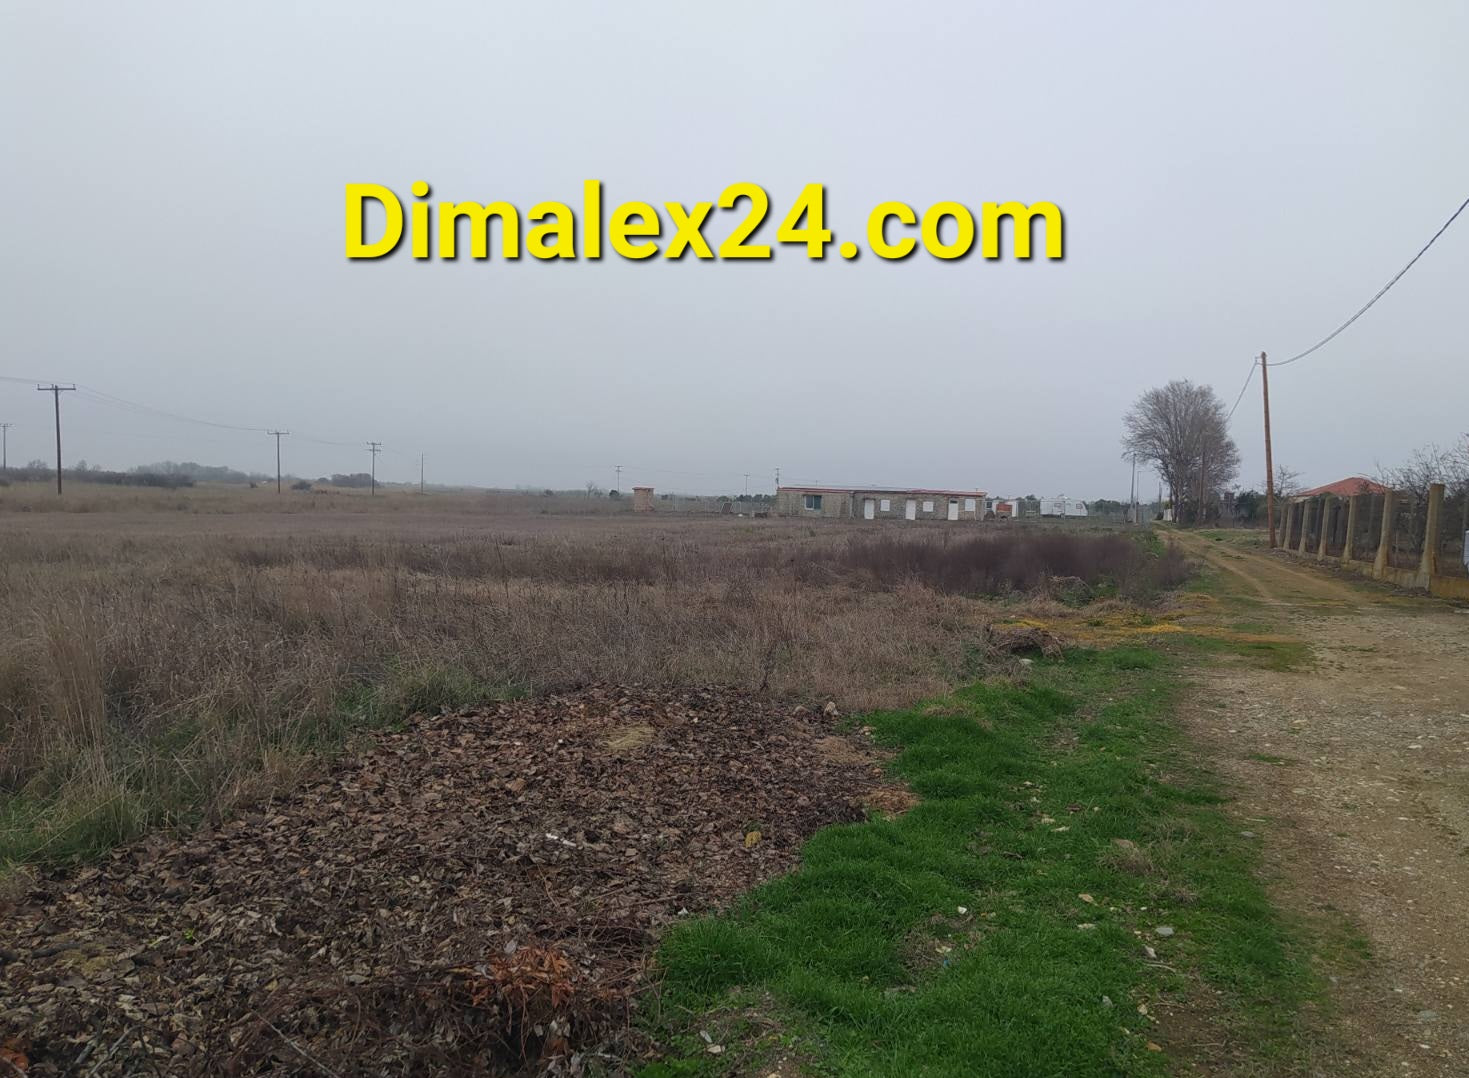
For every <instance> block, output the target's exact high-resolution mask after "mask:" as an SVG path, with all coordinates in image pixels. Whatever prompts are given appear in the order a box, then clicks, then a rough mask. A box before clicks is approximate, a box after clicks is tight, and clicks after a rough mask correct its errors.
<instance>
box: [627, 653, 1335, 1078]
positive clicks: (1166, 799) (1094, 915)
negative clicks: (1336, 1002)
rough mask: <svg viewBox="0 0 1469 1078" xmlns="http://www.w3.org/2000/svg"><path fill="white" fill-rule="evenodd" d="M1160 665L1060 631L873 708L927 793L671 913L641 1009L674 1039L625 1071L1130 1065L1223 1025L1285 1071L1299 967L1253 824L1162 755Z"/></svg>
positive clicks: (1177, 1052)
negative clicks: (722, 896)
mask: <svg viewBox="0 0 1469 1078" xmlns="http://www.w3.org/2000/svg"><path fill="white" fill-rule="evenodd" d="M1242 654H1243V657H1244V658H1245V659H1246V660H1248V661H1259V660H1260V659H1261V658H1262V657H1261V656H1258V655H1255V654H1253V653H1251V652H1248V651H1246V652H1243V653H1242ZM1179 662H1180V658H1179V657H1178V656H1177V655H1174V654H1171V653H1170V652H1167V651H1164V650H1159V649H1145V648H1118V649H1114V650H1109V651H1094V652H1078V653H1073V654H1071V655H1068V656H1067V657H1066V658H1065V659H1064V660H1059V661H1056V662H1054V663H1038V664H1037V665H1036V666H1035V667H1034V668H1033V677H1032V678H1031V680H1030V681H1029V683H1027V684H1023V685H1016V684H1010V683H992V684H980V685H976V686H973V687H971V688H968V689H965V690H962V691H960V692H958V693H956V694H954V695H953V696H951V697H948V698H945V699H943V700H940V701H936V702H934V703H930V704H928V705H926V706H923V707H918V708H915V709H912V710H906V711H890V712H882V713H878V714H874V715H871V716H869V718H868V722H869V724H870V726H871V728H872V730H873V734H874V736H875V737H876V738H877V740H879V741H880V742H882V743H884V744H887V745H891V746H894V747H895V748H897V749H898V750H900V751H899V754H898V756H897V758H896V760H895V763H894V765H893V766H894V769H895V771H896V772H897V773H898V774H899V775H901V776H902V777H904V778H905V779H906V780H907V781H908V782H909V783H910V784H911V786H912V787H913V789H914V790H915V791H916V792H917V793H918V794H919V795H920V796H921V797H922V799H923V800H922V802H921V803H920V804H919V805H918V806H917V807H916V808H914V809H913V810H912V811H910V812H909V813H907V814H906V815H904V816H902V817H900V818H897V819H873V820H870V821H868V822H866V823H863V824H858V825H853V826H847V827H838V828H832V829H829V830H827V831H824V832H822V833H820V834H818V835H816V836H815V837H814V838H813V839H812V840H811V841H810V843H809V844H808V845H807V847H806V849H805V851H804V859H803V863H802V867H801V868H800V869H799V870H798V871H797V872H795V873H793V874H791V875H788V876H785V877H782V878H780V879H777V880H774V881H772V882H771V883H769V884H767V885H765V886H764V887H762V888H760V889H758V890H756V891H755V892H753V893H751V894H750V895H749V896H747V898H746V899H745V900H744V901H742V902H741V903H740V904H739V905H738V906H737V907H736V908H735V909H733V910H732V911H730V912H729V913H728V914H727V915H723V916H717V917H710V918H706V919H701V920H698V921H695V922H691V923H688V924H685V925H682V926H680V927H679V928H678V929H677V930H675V931H674V932H672V933H671V934H670V935H669V936H668V937H667V938H666V940H665V942H664V945H663V947H662V949H661V951H660V954H659V960H660V963H661V966H662V971H663V974H664V979H663V984H662V989H661V992H660V995H659V1006H658V1007H656V1008H655V1010H656V1011H657V1017H656V1018H655V1019H653V1021H654V1023H655V1025H656V1027H657V1029H656V1032H657V1034H658V1035H659V1036H660V1037H662V1038H663V1039H664V1041H665V1043H669V1044H671V1045H673V1046H674V1051H673V1053H672V1055H671V1056H670V1058H668V1059H666V1060H664V1061H663V1062H660V1063H655V1064H652V1065H650V1066H649V1067H647V1068H646V1069H645V1071H644V1072H643V1073H644V1076H645V1078H658V1076H670V1075H696V1074H697V1075H703V1074H711V1075H713V1074H723V1073H759V1074H766V1073H771V1072H774V1073H779V1074H789V1073H793V1071H794V1070H808V1069H809V1070H810V1071H813V1072H816V1073H831V1074H841V1075H954V1076H964V1078H978V1076H988V1075H992V1076H996V1078H1016V1076H1021V1075H1104V1074H1126V1075H1149V1074H1162V1073H1166V1072H1167V1071H1168V1070H1169V1069H1170V1067H1175V1066H1183V1067H1187V1066H1188V1064H1189V1062H1197V1063H1200V1065H1205V1063H1204V1062H1203V1060H1202V1059H1201V1053H1202V1057H1204V1058H1207V1057H1208V1056H1209V1054H1210V1052H1211V1051H1212V1050H1213V1049H1211V1048H1210V1047H1209V1045H1212V1044H1217V1043H1218V1042H1224V1043H1227V1044H1229V1045H1231V1047H1230V1048H1228V1049H1227V1051H1228V1052H1230V1053H1234V1054H1238V1053H1244V1054H1245V1055H1247V1056H1248V1057H1249V1060H1248V1062H1249V1063H1250V1064H1251V1065H1252V1066H1253V1065H1254V1064H1257V1063H1258V1064H1259V1065H1260V1066H1261V1068H1262V1069H1268V1070H1271V1071H1272V1072H1280V1071H1282V1070H1284V1071H1288V1070H1290V1069H1291V1068H1292V1066H1293V1058H1294V1056H1295V1055H1297V1054H1298V1053H1299V1052H1300V1050H1301V1044H1300V1040H1299V1039H1298V1036H1297V1024H1298V1022H1299V1020H1300V1012H1301V1005H1302V1004H1303V1003H1305V1002H1307V1001H1308V1000H1311V999H1313V998H1314V996H1315V995H1316V991H1317V988H1316V981H1315V978H1314V976H1313V974H1312V973H1311V970H1310V965H1309V961H1308V958H1307V956H1306V955H1305V954H1304V953H1303V950H1302V948H1301V947H1299V946H1297V945H1296V944H1295V943H1294V942H1293V939H1292V935H1291V932H1290V931H1289V930H1288V929H1287V928H1286V926H1284V925H1283V924H1282V922H1281V921H1280V919H1279V918H1278V917H1277V916H1276V915H1275V914H1274V912H1273V911H1272V909H1271V907H1270V905H1269V903H1268V901H1267V899H1266V896H1265V894H1264V891H1263V888H1262V886H1261V884H1260V883H1259V882H1258V880H1257V878H1256V875H1255V871H1254V869H1255V863H1256V850H1255V846H1254V844H1255V842H1256V841H1257V840H1256V839H1254V838H1253V837H1252V836H1251V835H1249V834H1248V833H1245V834H1241V833H1240V831H1239V830H1238V826H1237V824H1234V823H1232V822H1231V821H1230V819H1229V817H1228V816H1227V814H1226V813H1225V812H1224V810H1223V809H1222V807H1221V799H1220V797H1219V795H1218V794H1217V792H1216V791H1215V790H1214V789H1213V787H1212V785H1211V783H1210V780H1209V779H1208V777H1207V776H1206V775H1204V774H1202V773H1199V772H1198V771H1196V770H1192V769H1190V768H1188V767H1187V766H1184V765H1182V764H1181V763H1180V761H1182V760H1186V759H1187V758H1188V754H1187V752H1186V751H1180V745H1179V736H1178V735H1177V734H1176V733H1175V731H1174V729H1173V727H1172V725H1171V724H1170V723H1169V722H1168V721H1167V717H1168V713H1169V709H1170V707H1171V704H1172V700H1173V695H1174V689H1175V685H1176V684H1177V682H1178V679H1177V678H1176V677H1175V676H1174V667H1176V665H1177V664H1178V663H1179ZM1201 1026H1203V1027H1207V1029H1208V1030H1209V1034H1208V1035H1207V1036H1200V1035H1199V1031H1200V1028H1201ZM1190 1031H1192V1032H1190ZM1221 1033H1222V1034H1223V1036H1220V1034H1221ZM706 1034H707V1035H708V1039H707V1040H706V1039H705V1035H706ZM1201 1046H1202V1047H1201ZM716 1049H717V1050H718V1051H716ZM1216 1054H1217V1053H1216ZM1214 1062H1218V1060H1217V1059H1215V1060H1214ZM1238 1062H1239V1060H1238V1059H1231V1064H1232V1065H1233V1064H1237V1063H1238ZM1206 1069H1209V1068H1208V1066H1207V1065H1206ZM1245 1069H1249V1068H1248V1067H1247V1068H1245Z"/></svg>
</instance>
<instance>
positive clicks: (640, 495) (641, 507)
mask: <svg viewBox="0 0 1469 1078" xmlns="http://www.w3.org/2000/svg"><path fill="white" fill-rule="evenodd" d="M632 511H633V512H634V513H651V512H652V511H653V488H652V487H633V488H632Z"/></svg>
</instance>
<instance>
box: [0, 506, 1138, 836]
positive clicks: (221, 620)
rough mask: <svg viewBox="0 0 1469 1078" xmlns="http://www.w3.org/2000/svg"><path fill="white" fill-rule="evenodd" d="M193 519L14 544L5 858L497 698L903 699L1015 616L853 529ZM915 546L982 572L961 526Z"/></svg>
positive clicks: (18, 539) (6, 602)
mask: <svg viewBox="0 0 1469 1078" xmlns="http://www.w3.org/2000/svg"><path fill="white" fill-rule="evenodd" d="M179 519H180V520H181V521H182V522H183V524H181V526H179V527H177V528H173V529H171V530H166V531H162V532H160V531H159V530H158V529H157V528H156V527H154V526H152V525H128V526H124V518H122V517H115V518H110V519H109V518H107V517H106V516H105V515H103V516H99V517H98V518H97V522H98V525H99V526H94V527H81V526H76V527H69V528H63V527H59V526H58V527H48V528H44V529H42V528H15V527H7V528H5V529H4V530H0V610H4V611H6V612H7V615H8V618H7V620H8V623H9V624H8V627H7V632H6V634H5V636H4V637H3V640H0V863H3V862H4V861H7V860H8V861H11V862H18V861H19V862H24V861H46V860H53V859H59V858H65V857H71V856H77V855H86V854H89V853H93V852H96V851H98V850H100V849H103V848H105V847H107V846H108V845H110V844H112V843H115V842H117V841H119V840H122V839H125V838H127V837H129V836H131V835H134V834H137V833H138V832H140V831H142V830H144V829H147V828H149V827H153V826H157V825H159V824H168V823H176V822H186V821H189V820H192V819H196V818H199V817H200V816H205V817H211V816H218V815H220V814H222V813H225V812H228V811H229V810H230V808H231V807H232V806H233V805H235V804H237V803H239V802H240V801H241V800H242V799H249V798H255V797H258V796H261V795H263V794H268V793H270V792H271V791H272V790H275V789H278V788H280V787H281V786H282V785H284V784H289V782H290V781H292V780H293V779H294V777H295V776H296V775H297V774H299V772H300V771H301V770H302V769H303V768H305V767H309V766H311V761H312V760H313V759H314V756H315V753H316V752H317V751H318V750H321V749H324V748H331V747H334V746H338V745H340V744H342V743H343V741H344V739H347V738H350V736H351V735H352V733H353V732H354V731H359V730H362V729H364V728H371V727H373V726H375V725H377V724H381V723H384V722H392V721H395V720H397V719H400V718H402V717H403V716H404V715H406V714H408V713H411V712H412V711H414V710H419V709H429V708H434V707H438V706H452V705H459V704H463V703H469V702H473V701H475V700H481V699H485V698H487V697H493V696H497V695H504V694H509V693H522V692H537V691H541V690H543V689H548V688H552V687H564V686H568V685H575V684H578V683H589V682H632V683H650V684H688V683H707V684H727V685H734V686H740V687H744V688H754V689H764V690H767V691H770V692H773V693H779V694H782V695H788V696H795V697H802V698H807V699H810V700H813V701H820V700H824V699H828V698H830V699H836V700H838V701H840V702H841V703H842V704H843V705H844V706H846V707H849V708H870V707H877V706H884V705H896V704H901V703H905V702H909V701H911V700H913V699H914V698H917V697H921V696H924V695H930V694H935V693H938V692H941V691H943V690H944V689H946V688H947V687H949V686H951V685H952V684H954V683H955V682H956V681H958V680H961V679H964V678H967V677H972V676H974V675H975V674H977V673H978V672H979V666H978V665H977V664H978V663H979V662H980V658H981V656H980V650H979V644H978V641H979V640H980V639H981V638H982V635H983V633H982V629H983V625H984V623H985V622H986V621H987V620H990V619H991V618H992V617H993V616H994V609H993V607H992V606H991V605H988V604H986V603H984V602H977V601H974V600H973V599H972V598H969V597H966V596H964V595H961V594H950V593H949V592H952V591H955V590H958V591H963V590H964V589H962V588H961V589H953V588H947V587H945V586H943V583H942V581H939V580H936V579H926V578H925V575H924V572H923V571H922V570H921V567H920V568H919V569H916V570H915V571H913V572H906V571H898V570H897V569H896V568H894V566H896V565H897V564H898V563H899V562H900V561H902V560H903V559H908V560H910V561H913V564H914V565H920V564H921V563H922V562H923V559H924V557H925V556H926V555H924V554H922V553H921V552H919V553H915V552H914V550H911V549H908V548H907V547H903V548H901V549H897V548H894V549H887V551H886V554H885V556H884V558H883V559H879V562H880V563H881V564H882V565H886V566H888V569H887V570H886V571H882V572H878V571H875V569H874V564H873V559H874V557H876V554H874V551H873V550H872V548H870V547H864V546H863V545H862V544H863V543H864V542H866V540H862V539H858V540H856V541H855V542H854V541H853V540H852V538H851V537H852V536H853V535H854V534H859V533H858V532H854V530H853V529H849V528H843V527H837V528H807V527H801V526H790V525H789V524H787V523H786V522H777V521H759V522H734V521H729V520H720V519H718V518H712V519H708V520H705V521H702V522H683V523H680V524H677V525H667V524H664V523H662V522H630V523H628V524H616V523H615V522H611V523H609V522H605V521H604V522H591V523H587V522H572V524H571V525H570V526H569V527H561V528H560V530H555V531H546V530H544V529H543V528H542V527H541V526H540V525H539V524H538V523H537V522H535V521H529V522H527V521H526V520H520V521H519V522H517V523H515V524H514V525H513V526H507V527H505V528H502V529H495V530H491V529H490V528H477V529H464V528H462V527H459V524H460V523H461V521H460V519H459V518H458V517H455V516H453V515H450V516H447V517H443V518H439V517H426V516H422V515H420V517H419V519H417V520H415V521H414V522H413V524H412V525H411V526H409V527H407V528H398V529H397V530H392V529H389V530H387V531H386V532H382V531H379V530H372V529H362V530H358V529H356V528H352V529H340V528H338V529H334V530H333V529H324V530H320V531H313V530H311V529H301V530H299V531H298V530H291V531H286V532H285V533H284V534H283V533H282V532H281V529H279V528H278V527H276V526H274V525H270V526H262V525H261V524H260V522H259V521H253V522H251V524H250V527H248V528H243V529H241V530H240V531H238V532H230V533H223V534H219V533H215V532H211V531H208V530H195V529H191V528H190V527H188V526H186V525H187V521H188V520H189V519H190V518H188V517H181V518H179ZM445 521H447V522H448V525H449V526H448V528H447V529H446V528H445ZM1071 541H1072V542H1081V543H1083V544H1085V543H1087V542H1090V541H1091V540H1090V539H1087V538H1085V537H1082V538H1074V537H1073V538H1072V539H1071ZM1121 541H1122V542H1127V541H1126V540H1121ZM903 542H905V543H917V544H919V545H920V546H925V545H926V546H931V547H933V548H934V549H935V550H948V551H949V553H948V554H946V555H943V558H945V559H953V558H955V557H958V556H959V555H957V554H956V553H955V550H956V549H957V548H951V547H950V546H949V544H948V541H947V540H946V538H945V537H944V536H943V535H942V534H941V533H940V532H939V531H938V530H932V531H929V532H927V533H924V534H916V533H915V534H914V535H910V536H909V537H907V538H905V539H904V540H903ZM915 559H916V560H915ZM946 563H947V562H945V564H946ZM992 590H993V589H992Z"/></svg>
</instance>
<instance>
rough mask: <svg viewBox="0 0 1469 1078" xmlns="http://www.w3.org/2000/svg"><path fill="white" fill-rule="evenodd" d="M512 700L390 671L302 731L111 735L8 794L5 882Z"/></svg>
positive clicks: (202, 729) (353, 690) (3, 824)
mask: <svg viewBox="0 0 1469 1078" xmlns="http://www.w3.org/2000/svg"><path fill="white" fill-rule="evenodd" d="M516 695H519V690H517V689H515V688H513V687H507V686H503V685H496V684H492V683H488V682H486V681H484V680H482V679H480V678H477V677H476V676H474V675H473V674H471V673H469V672H467V671H463V670H458V669H454V668H448V667H438V666H411V665H406V664H390V665H389V667H388V669H387V670H385V671H383V672H382V673H381V674H380V675H379V677H378V679H376V680H372V681H368V680H361V681H358V682H354V683H352V684H350V685H349V686H348V688H347V689H346V690H345V691H344V692H342V693H341V694H340V696H339V697H338V699H337V700H336V701H335V703H334V704H333V705H332V706H331V707H330V708H328V709H326V710H325V711H324V712H322V713H320V714H317V715H306V716H302V717H301V719H300V720H299V721H297V722H295V723H290V724H283V725H279V726H272V727H268V728H263V729H262V728H261V727H260V726H259V725H258V724H253V725H252V724H251V723H250V722H249V721H248V720H242V719H239V718H238V717H236V718H231V717H228V716H206V717H203V718H193V719H190V720H188V721H180V722H178V723H175V724H174V725H172V726H168V727H166V728H164V729H162V730H160V731H153V732H149V733H144V734H133V735H131V736H129V734H128V733H127V731H125V730H123V729H120V728H113V729H110V730H108V731H107V732H106V734H105V737H106V738H107V741H108V744H106V745H105V746H103V747H102V749H101V750H100V751H99V750H98V749H97V747H95V746H94V747H93V752H92V756H93V757H94V758H93V759H88V758H86V757H85V754H84V756H83V759H82V760H81V761H80V763H79V762H78V760H77V759H76V758H75V754H70V755H66V756H61V755H58V757H57V759H56V761H55V765H54V768H52V769H46V768H43V769H41V770H40V771H39V772H38V773H37V774H36V775H34V776H33V777H32V778H31V780H30V781H29V782H28V783H26V785H25V786H23V787H22V788H21V789H19V790H17V791H15V792H13V793H10V794H8V795H0V882H3V880H4V878H5V876H6V875H7V874H8V873H10V872H11V871H13V870H14V869H15V868H16V867H17V866H20V865H47V864H64V863H67V862H73V861H79V860H86V859H88V858H92V857H96V856H99V855H100V854H102V853H105V852H106V851H107V850H109V849H111V848H112V847H114V846H116V845H118V844H120V843H123V842H127V841H129V840H131V839H133V838H136V837H138V836H139V835H142V834H144V833H145V832H147V831H149V830H151V829H153V828H155V827H168V826H181V825H182V826H187V825H190V824H193V823H197V822H198V821H199V820H201V819H202V818H204V817H205V816H206V815H208V813H207V812H206V810H205V806H206V805H208V804H210V803H211V801H212V800H213V799H215V798H216V797H217V795H218V793H219V790H220V788H221V787H223V786H235V787H238V789H237V790H236V791H235V793H234V794H233V795H232V796H231V797H230V799H229V803H230V804H233V803H235V802H236V801H240V800H249V799H250V798H252V797H253V796H260V795H268V794H269V793H270V792H271V791H272V790H273V789H275V788H276V787H277V786H284V785H287V783H284V782H282V781H281V779H282V778H283V776H284V775H285V774H286V773H292V772H296V771H302V770H305V769H307V768H309V767H311V766H313V765H315V764H316V763H318V762H319V760H320V758H321V757H323V756H325V757H331V756H334V755H336V754H337V753H340V752H342V751H344V750H345V749H348V748H349V747H351V745H352V744H353V743H354V740H355V739H356V738H358V737H360V736H362V735H364V734H367V733H371V732H372V731H373V730H378V729H383V728H385V727H389V726H392V725H394V724H395V723H400V722H402V721H403V720H404V719H406V718H408V716H410V715H412V714H414V713H415V712H420V711H428V712H433V711H437V710H438V709H439V708H441V707H442V708H451V709H452V708H455V707H461V706H465V705H469V704H479V703H484V702H486V701H490V700H500V699H508V698H511V697H513V696H516ZM185 761H187V764H186V763H185Z"/></svg>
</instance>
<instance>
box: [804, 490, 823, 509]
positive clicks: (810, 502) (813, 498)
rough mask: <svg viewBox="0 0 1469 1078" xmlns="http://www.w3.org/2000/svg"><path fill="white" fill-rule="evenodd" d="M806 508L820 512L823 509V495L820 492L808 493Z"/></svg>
mask: <svg viewBox="0 0 1469 1078" xmlns="http://www.w3.org/2000/svg"><path fill="white" fill-rule="evenodd" d="M806 508H807V509H810V510H812V511H814V512H818V513H819V512H820V511H821V495H820V494H808V495H806Z"/></svg>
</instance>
